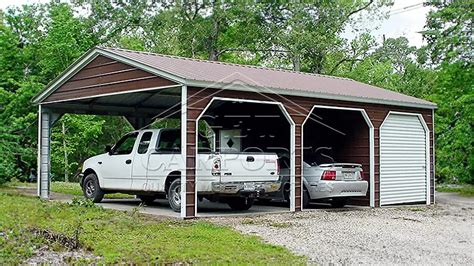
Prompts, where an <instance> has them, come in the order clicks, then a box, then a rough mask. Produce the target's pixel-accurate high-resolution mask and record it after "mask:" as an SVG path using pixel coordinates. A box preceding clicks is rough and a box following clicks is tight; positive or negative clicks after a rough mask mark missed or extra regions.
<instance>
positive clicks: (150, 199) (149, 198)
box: [137, 195, 156, 205]
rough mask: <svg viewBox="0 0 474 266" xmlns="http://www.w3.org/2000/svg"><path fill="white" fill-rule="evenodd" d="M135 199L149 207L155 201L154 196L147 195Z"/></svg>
mask: <svg viewBox="0 0 474 266" xmlns="http://www.w3.org/2000/svg"><path fill="white" fill-rule="evenodd" d="M137 197H138V198H139V199H140V200H141V201H142V202H143V203H145V204H146V205H151V204H153V202H154V201H155V200H156V197H155V196H149V195H138V196H137Z"/></svg>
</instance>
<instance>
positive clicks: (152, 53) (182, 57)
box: [97, 46, 354, 81]
mask: <svg viewBox="0 0 474 266" xmlns="http://www.w3.org/2000/svg"><path fill="white" fill-rule="evenodd" d="M97 47H98V48H102V49H106V50H118V51H124V52H131V53H137V54H146V55H153V56H161V57H168V58H175V59H182V60H188V61H195V62H203V63H211V64H217V65H228V66H237V67H247V68H254V69H262V70H270V71H280V72H287V73H295V74H300V75H309V76H315V77H323V78H332V79H341V80H350V81H354V80H353V79H351V78H344V77H336V76H330V75H323V74H316V73H308V72H301V71H295V70H288V69H282V68H273V67H264V66H256V65H243V64H237V63H229V62H222V61H211V60H205V59H198V58H189V57H184V56H177V55H167V54H159V53H154V52H147V51H136V50H130V49H124V48H117V47H107V46H97Z"/></svg>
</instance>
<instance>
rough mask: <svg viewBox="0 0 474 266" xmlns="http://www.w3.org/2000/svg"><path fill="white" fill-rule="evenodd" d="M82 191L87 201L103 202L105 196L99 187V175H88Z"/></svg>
mask: <svg viewBox="0 0 474 266" xmlns="http://www.w3.org/2000/svg"><path fill="white" fill-rule="evenodd" d="M82 191H83V193H84V197H85V198H86V199H90V200H92V201H93V202H95V203H98V202H101V201H102V199H103V198H104V194H105V193H104V191H102V189H101V188H100V186H99V179H98V178H97V175H96V174H94V173H92V174H88V175H87V176H86V178H84V183H83V185H82Z"/></svg>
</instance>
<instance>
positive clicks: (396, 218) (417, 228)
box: [209, 193, 474, 265]
mask: <svg viewBox="0 0 474 266" xmlns="http://www.w3.org/2000/svg"><path fill="white" fill-rule="evenodd" d="M437 199H439V200H438V201H439V203H438V204H436V205H434V206H398V207H390V208H376V209H370V208H344V209H339V210H337V209H327V208H326V209H313V210H310V211H305V212H301V213H296V214H292V213H285V214H273V215H262V216H259V217H252V218H249V217H247V218H245V217H234V218H230V217H225V218H212V219H209V220H210V221H213V222H216V223H219V224H224V225H230V226H232V227H234V228H235V229H237V230H238V231H241V232H243V233H247V234H252V235H258V236H260V237H262V238H263V239H264V240H265V241H266V242H269V243H272V244H276V245H282V246H285V247H287V248H288V249H290V250H292V251H294V252H295V253H298V254H302V255H305V256H307V257H308V262H309V263H317V264H323V265H328V264H424V265H426V264H430V265H447V264H449V265H453V264H455V265H459V264H463V265H464V264H466V265H473V264H474V260H473V252H474V248H473V228H474V226H473V220H472V217H473V213H474V211H473V210H474V209H473V207H474V204H473V203H474V200H473V199H472V198H470V199H466V198H460V197H458V196H453V195H450V194H445V193H438V194H437Z"/></svg>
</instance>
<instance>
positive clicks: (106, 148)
mask: <svg viewBox="0 0 474 266" xmlns="http://www.w3.org/2000/svg"><path fill="white" fill-rule="evenodd" d="M110 151H112V146H110V145H105V152H106V153H109V154H110Z"/></svg>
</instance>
